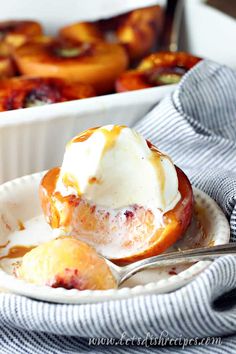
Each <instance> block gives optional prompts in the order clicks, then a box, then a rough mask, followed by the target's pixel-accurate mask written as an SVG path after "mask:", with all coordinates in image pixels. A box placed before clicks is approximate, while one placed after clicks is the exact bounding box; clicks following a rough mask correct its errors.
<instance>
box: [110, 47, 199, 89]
mask: <svg viewBox="0 0 236 354" xmlns="http://www.w3.org/2000/svg"><path fill="white" fill-rule="evenodd" d="M200 60H201V58H198V57H195V56H193V55H190V54H188V53H184V52H178V53H171V52H159V53H153V54H151V55H150V56H148V57H147V58H145V59H143V60H142V62H141V63H140V64H139V65H138V67H137V69H135V70H129V71H126V72H124V73H122V74H121V76H120V77H119V78H118V79H117V81H116V91H117V92H125V91H132V90H140V89H144V88H149V87H155V86H161V85H167V84H175V83H178V82H179V81H180V79H181V78H182V76H183V75H184V74H185V73H186V72H187V71H188V70H189V69H191V68H192V67H193V66H194V65H196V64H197V63H198V62H199V61H200Z"/></svg>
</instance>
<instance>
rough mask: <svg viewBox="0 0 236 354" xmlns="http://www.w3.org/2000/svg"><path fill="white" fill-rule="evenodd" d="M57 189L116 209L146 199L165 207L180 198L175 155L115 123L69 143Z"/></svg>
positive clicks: (146, 204)
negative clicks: (160, 149) (148, 143)
mask: <svg viewBox="0 0 236 354" xmlns="http://www.w3.org/2000/svg"><path fill="white" fill-rule="evenodd" d="M56 190H57V191H58V192H60V193H61V194H62V195H63V196H67V195H70V194H75V195H77V196H81V197H83V198H85V199H86V200H88V201H89V202H91V203H93V204H96V205H98V206H102V207H107V208H112V209H118V208H123V207H128V206H131V205H140V206H143V207H147V208H158V209H160V210H161V211H162V212H163V213H164V212H166V211H168V210H171V209H173V207H174V206H175V205H176V204H177V202H178V201H179V200H180V193H179V191H178V178H177V173H176V169H175V166H174V164H173V162H172V161H171V159H170V158H169V157H168V156H167V155H165V154H162V153H160V152H159V151H158V150H157V149H154V148H150V147H149V146H148V145H147V142H146V140H145V139H144V138H143V137H142V136H141V135H140V134H138V133H137V132H135V131H134V130H133V129H130V128H128V127H124V126H114V125H107V126H103V127H100V128H97V129H91V130H88V131H86V132H83V133H82V134H81V135H78V136H77V137H75V138H74V139H73V140H72V141H71V142H70V143H69V144H68V145H67V147H66V151H65V154H64V159H63V163H62V167H61V171H60V175H59V178H58V181H57V186H56Z"/></svg>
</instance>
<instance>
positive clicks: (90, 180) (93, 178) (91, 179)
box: [88, 177, 101, 184]
mask: <svg viewBox="0 0 236 354" xmlns="http://www.w3.org/2000/svg"><path fill="white" fill-rule="evenodd" d="M100 182H101V181H100V180H99V179H98V178H96V177H90V178H89V180H88V183H89V184H95V183H96V184H99V183H100Z"/></svg>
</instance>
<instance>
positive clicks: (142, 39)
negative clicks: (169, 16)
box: [116, 6, 163, 60]
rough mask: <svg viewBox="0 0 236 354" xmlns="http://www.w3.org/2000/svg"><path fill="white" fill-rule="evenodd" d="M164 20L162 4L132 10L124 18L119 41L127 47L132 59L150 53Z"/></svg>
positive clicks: (118, 34)
mask: <svg viewBox="0 0 236 354" xmlns="http://www.w3.org/2000/svg"><path fill="white" fill-rule="evenodd" d="M162 20H163V19H162V10H161V8H160V6H152V7H146V8H142V9H137V10H134V11H131V12H130V13H129V14H127V16H126V17H125V18H124V19H123V21H122V22H121V24H120V26H118V28H117V31H116V35H117V39H118V42H119V43H122V44H123V45H125V47H126V48H127V50H128V53H129V57H130V58H131V59H132V60H134V59H140V58H142V57H143V56H144V55H147V54H148V53H150V51H151V49H152V48H153V46H154V45H155V44H156V43H157V40H158V37H159V35H160V30H161V26H162Z"/></svg>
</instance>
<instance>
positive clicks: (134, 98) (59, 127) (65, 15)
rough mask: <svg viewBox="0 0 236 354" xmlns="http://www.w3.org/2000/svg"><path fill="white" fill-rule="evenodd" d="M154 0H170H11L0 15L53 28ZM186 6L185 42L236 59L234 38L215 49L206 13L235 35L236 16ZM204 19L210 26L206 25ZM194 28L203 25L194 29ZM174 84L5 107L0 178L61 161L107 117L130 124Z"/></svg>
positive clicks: (195, 1) (0, 124) (196, 2)
mask: <svg viewBox="0 0 236 354" xmlns="http://www.w3.org/2000/svg"><path fill="white" fill-rule="evenodd" d="M155 3H159V4H165V0H160V1H156V0H126V1H122V0H120V1H117V2H116V5H115V4H114V2H112V5H111V1H110V0H96V1H94V0H87V1H86V2H82V1H80V0H66V1H65V0H61V1H58V0H50V2H48V0H41V1H40V2H34V3H32V1H31V0H21V1H19V0H8V1H7V2H5V3H4V4H3V5H2V8H1V12H0V20H1V19H7V18H22V17H24V18H34V19H36V20H39V21H40V22H41V23H42V24H43V25H44V27H45V28H46V31H47V32H48V33H52V32H55V28H59V27H60V26H63V25H65V24H67V23H70V22H73V21H76V20H80V19H81V20H84V19H89V20H94V19H97V18H101V17H109V16H112V15H115V14H117V13H120V12H125V11H128V10H131V9H133V8H135V7H142V6H148V5H153V4H155ZM118 4H119V5H118ZM185 7H186V9H185V10H186V11H185V14H186V15H187V16H188V19H189V20H187V21H185V23H184V24H185V29H184V30H182V32H181V35H182V43H183V42H184V41H183V40H184V39H185V40H186V39H188V40H187V41H185V43H184V45H185V48H187V49H189V50H190V51H191V50H192V51H193V52H194V53H195V54H197V55H201V56H203V57H210V58H213V59H216V60H218V59H219V61H223V62H224V63H233V62H234V63H236V53H235V48H234V47H233V46H228V43H231V44H232V43H233V41H231V42H230V41H228V40H227V41H225V40H221V41H219V43H220V45H218V46H217V50H216V52H214V51H215V49H214V48H213V47H211V45H210V44H209V43H213V42H212V37H211V36H213V35H214V33H212V31H211V30H209V31H206V26H207V25H208V22H207V19H206V18H205V16H207V14H208V13H210V14H211V17H209V19H210V21H211V22H209V28H210V27H211V26H213V25H214V28H215V27H216V25H217V21H218V18H219V16H220V17H221V18H222V21H223V22H221V26H220V29H219V30H218V31H221V32H222V31H223V32H222V33H225V32H224V28H223V27H224V26H226V27H227V31H228V30H229V28H230V31H231V32H230V33H228V34H229V35H230V36H233V37H235V28H236V27H235V21H233V22H234V24H232V23H231V22H232V21H231V19H230V18H229V17H228V16H225V15H223V14H221V13H219V12H218V11H216V10H214V9H211V8H209V7H208V6H206V5H205V4H204V3H203V2H202V1H200V0H191V1H189V0H187V1H186V3H185ZM195 11H198V12H197V13H199V14H200V15H199V16H200V17H199V16H195ZM204 11H205V12H204ZM204 14H205V15H204ZM195 17H196V19H195ZM207 18H208V17H207ZM185 19H186V18H185ZM203 20H204V21H205V22H202V21H203ZM196 21H197V22H196ZM199 21H201V26H199ZM203 25H204V26H205V30H203V29H202V26H203ZM195 26H196V27H195ZM195 28H197V29H198V30H197V31H195V30H194V29H195ZM233 29H234V31H233V32H232V30H233ZM186 31H188V32H189V36H188V38H186V36H185V34H186ZM215 33H218V32H215ZM216 36H217V35H216ZM214 38H215V37H214ZM230 38H231V37H230ZM225 47H227V48H228V49H227V50H228V51H227V50H226V49H225ZM229 47H232V48H230V49H229ZM224 53H226V54H227V56H224ZM222 56H224V57H222ZM220 59H221V60H220ZM173 88H174V86H163V87H157V88H153V89H146V90H140V91H135V92H129V93H122V94H113V95H107V96H103V97H95V98H90V99H86V100H81V101H72V102H66V103H58V104H53V105H50V106H43V107H37V108H28V109H23V110H16V111H9V112H3V113H0V183H3V182H4V181H7V180H10V179H13V178H15V177H19V176H22V175H25V174H29V173H33V172H37V171H41V170H45V169H47V168H50V167H52V166H56V165H58V164H60V163H61V159H62V156H63V151H64V146H65V143H66V142H67V141H68V140H69V139H70V138H71V137H72V136H73V135H75V134H76V133H77V132H79V131H81V130H83V129H86V128H88V127H91V126H98V125H102V124H108V123H122V124H126V125H129V126H131V125H132V124H134V123H135V122H136V121H137V120H138V119H140V118H141V117H142V116H143V115H145V113H147V112H148V111H149V110H150V108H151V107H152V106H153V105H154V104H156V103H157V102H159V101H160V100H161V99H162V98H163V97H164V96H165V95H167V94H168V93H170V92H171V91H172V90H173Z"/></svg>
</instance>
